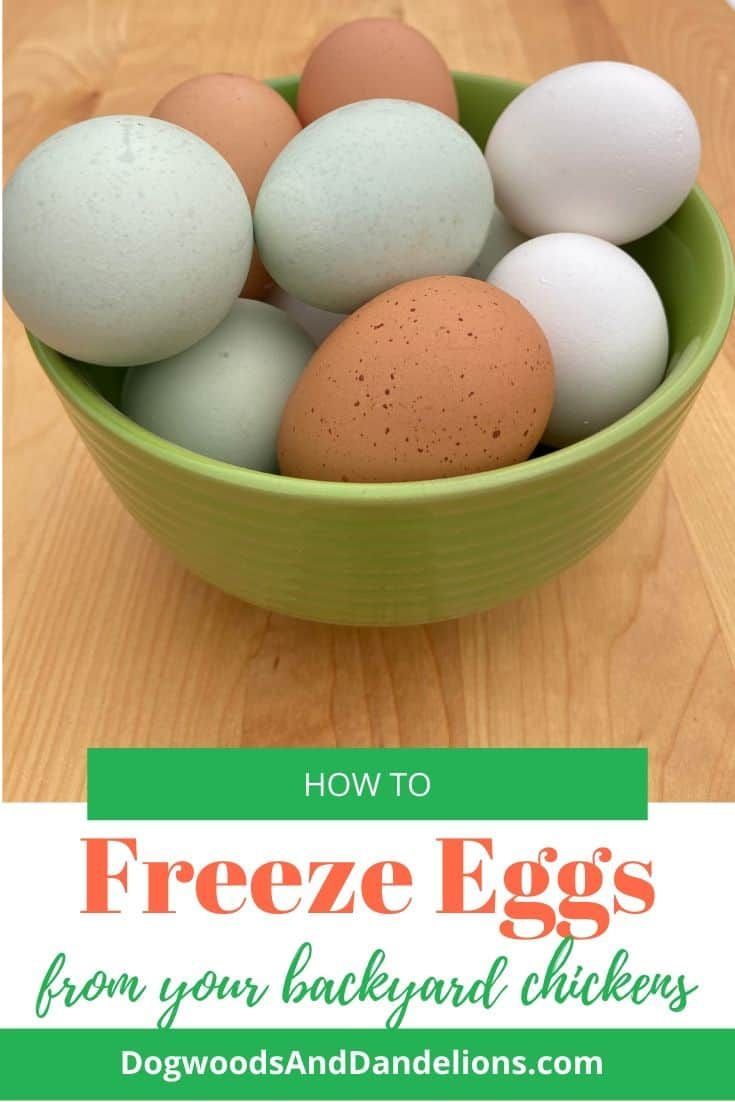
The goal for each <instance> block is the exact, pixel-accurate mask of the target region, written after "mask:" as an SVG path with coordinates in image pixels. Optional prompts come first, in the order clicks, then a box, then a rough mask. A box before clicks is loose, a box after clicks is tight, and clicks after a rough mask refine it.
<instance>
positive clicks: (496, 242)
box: [466, 207, 527, 279]
mask: <svg viewBox="0 0 735 1102" xmlns="http://www.w3.org/2000/svg"><path fill="white" fill-rule="evenodd" d="M526 240H527V239H526V237H525V235H524V234H522V233H521V232H520V231H519V230H517V229H516V228H515V226H511V224H510V222H509V221H508V219H507V218H506V217H505V215H504V214H503V212H502V211H500V210H498V208H497V207H495V209H494V210H493V216H492V219H491V221H490V229H489V230H488V231H487V237H486V238H485V244H484V245H483V246H482V249H481V250H480V255H479V256H478V257H477V259H476V260H475V262H474V264H471V265H470V266H469V268H468V269H467V272H466V274H467V275H468V276H472V278H473V279H487V277H488V275H489V274H490V272H491V271H492V269H493V268H494V267H495V265H496V264H497V263H498V261H499V260H501V259H502V258H503V257H504V256H505V254H506V253H509V252H510V250H511V249H515V247H516V245H521V244H522V243H523V242H524V241H526Z"/></svg>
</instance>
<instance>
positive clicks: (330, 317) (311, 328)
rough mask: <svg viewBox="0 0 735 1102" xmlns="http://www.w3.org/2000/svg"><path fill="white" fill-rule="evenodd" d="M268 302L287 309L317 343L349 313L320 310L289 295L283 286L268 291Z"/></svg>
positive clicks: (280, 308) (291, 316)
mask: <svg viewBox="0 0 735 1102" xmlns="http://www.w3.org/2000/svg"><path fill="white" fill-rule="evenodd" d="M268 302H270V303H271V304H272V305H273V306H277V307H278V309H279V310H285V312H286V313H287V314H288V316H289V317H290V318H293V320H294V321H295V322H297V323H298V324H299V325H300V326H301V328H302V329H305V330H306V332H307V333H308V334H309V336H310V337H311V339H312V340H313V341H314V343H315V344H316V345H320V344H321V343H322V341H323V340H324V338H325V337H328V336H329V334H330V333H331V332H332V330H333V329H336V328H337V326H338V325H339V323H340V322H342V321H344V320H345V318H346V317H347V314H332V313H330V311H329V310H319V309H318V308H317V307H316V306H309V304H308V303H307V302H301V300H300V299H297V298H294V297H293V295H289V293H288V291H284V290H283V288H282V287H272V288H271V290H270V291H269V292H268Z"/></svg>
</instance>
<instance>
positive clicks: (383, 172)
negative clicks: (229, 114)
mask: <svg viewBox="0 0 735 1102" xmlns="http://www.w3.org/2000/svg"><path fill="white" fill-rule="evenodd" d="M492 209H493V187H492V181H491V179H490V173H489V171H488V167H487V164H486V162H485V159H484V157H483V155H482V152H481V151H480V149H478V147H477V146H476V145H475V143H474V142H473V140H472V138H471V137H470V136H469V134H467V133H466V132H465V131H464V130H463V129H462V128H461V126H459V125H458V124H457V123H456V122H453V121H452V119H449V118H447V116H446V115H443V114H441V113H440V112H439V111H435V110H434V109H433V108H432V107H425V106H424V105H423V104H420V103H407V102H404V101H401V100H390V99H375V100H367V101H365V102H364V103H353V104H349V105H348V106H347V107H340V108H339V109H338V110H337V111H332V112H331V113H330V114H329V115H324V116H323V117H322V118H320V119H318V120H317V122H315V123H312V125H311V126H307V127H306V129H305V130H302V131H301V133H300V134H298V135H297V136H296V137H295V138H294V139H293V141H292V142H290V143H289V144H288V145H287V146H286V148H285V149H284V150H283V152H282V153H281V154H280V155H279V156H278V157H277V158H276V160H275V161H274V162H273V164H272V165H271V167H270V169H269V171H268V174H267V176H266V178H265V180H264V181H263V184H262V186H261V189H260V194H259V195H258V201H257V203H256V205H255V215H254V221H255V238H256V243H257V245H258V248H259V249H260V253H261V256H262V258H263V261H264V263H265V266H266V268H267V269H268V271H269V272H270V274H271V275H272V276H273V278H274V280H275V282H276V283H277V284H278V285H279V286H280V287H283V288H284V290H286V291H288V292H289V293H290V294H292V295H294V297H295V298H298V299H301V300H302V301H304V302H308V303H309V305H311V306H318V307H319V308H320V309H322V310H330V311H332V312H334V313H350V312H351V311H352V310H354V309H355V308H356V307H358V306H360V305H362V303H364V302H366V301H367V300H368V299H370V298H373V297H374V296H375V295H376V294H379V293H380V292H381V291H384V290H386V289H387V288H389V287H393V286H395V285H396V284H397V283H403V282H405V281H406V280H408V279H413V278H417V277H419V276H424V275H437V274H439V275H443V274H457V275H458V274H460V273H463V272H465V271H466V270H467V268H468V267H469V266H470V264H472V263H473V261H474V260H475V259H476V257H477V255H478V253H479V252H480V249H481V248H482V245H483V242H484V241H485V237H486V236H487V231H488V227H489V225H490V217H491V214H492Z"/></svg>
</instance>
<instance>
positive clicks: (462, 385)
mask: <svg viewBox="0 0 735 1102" xmlns="http://www.w3.org/2000/svg"><path fill="white" fill-rule="evenodd" d="M553 397H554V371H553V365H552V361H551V354H550V352H549V346H548V344H547V341H546V338H545V337H544V334H543V332H542V331H541V329H540V328H539V326H538V324H537V323H536V322H535V321H534V319H533V318H532V317H531V315H530V314H529V313H528V312H527V311H526V310H525V308H524V307H523V306H521V304H520V303H519V302H517V301H516V299H514V298H512V297H511V296H510V295H507V294H505V292H503V291H500V290H498V289H497V288H495V287H491V286H490V285H489V284H486V283H481V282H480V281H478V280H475V279H470V278H467V277H463V276H444V277H441V276H439V277H429V278H425V279H418V280H412V281H410V282H408V283H404V284H402V285H401V286H399V287H394V288H392V289H391V290H389V291H386V292H385V293H384V294H382V295H379V296H378V297H377V298H375V299H373V300H372V301H371V302H369V303H367V304H366V305H365V306H363V307H362V308H361V309H359V310H358V311H357V312H356V313H355V314H353V315H352V316H351V317H349V318H347V320H346V321H344V322H343V323H342V324H341V325H340V326H338V327H337V329H335V330H334V332H333V333H332V334H331V335H330V336H329V337H327V339H326V340H325V342H324V343H323V344H322V345H321V347H320V348H319V349H317V351H316V353H315V354H314V356H313V357H312V358H311V360H310V362H309V365H308V367H307V368H306V371H305V372H304V374H303V375H302V376H301V378H300V379H299V382H298V383H297V385H296V387H295V389H294V390H293V392H292V394H291V397H290V398H289V401H288V403H287V405H286V409H285V411H284V416H283V420H282V422H281V429H280V433H279V440H278V454H279V464H280V469H281V473H282V474H287V475H294V476H296V477H300V478H312V479H321V480H329V481H335V482H338V481H348V482H404V481H413V480H419V479H431V478H446V477H449V476H452V475H462V474H470V473H473V472H476V471H484V470H491V469H493V468H496V467H504V466H507V465H509V464H512V463H518V462H520V461H521V460H523V459H527V458H528V456H529V455H530V454H531V452H532V451H533V450H534V448H535V447H536V444H537V443H538V441H539V440H540V438H541V435H542V433H543V430H544V427H545V425H546V421H547V419H548V416H549V413H550V411H551V407H552V402H553Z"/></svg>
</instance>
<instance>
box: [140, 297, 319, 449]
mask: <svg viewBox="0 0 735 1102" xmlns="http://www.w3.org/2000/svg"><path fill="white" fill-rule="evenodd" d="M313 351H314V343H313V341H311V340H310V339H309V337H307V335H306V333H304V332H303V330H302V329H301V328H300V327H299V326H298V325H296V324H295V323H294V322H292V321H291V320H290V318H288V317H286V315H285V314H284V313H283V312H282V311H281V310H277V309H276V307H275V306H269V305H268V304H267V303H265V302H257V301H256V300H254V299H238V300H237V301H236V302H235V303H234V305H233V306H232V308H231V310H230V312H229V314H228V315H227V317H226V318H225V320H224V321H223V322H221V324H220V325H218V326H217V328H216V329H215V330H214V332H212V333H210V334H209V336H207V337H205V338H204V340H202V341H199V343H198V344H195V345H194V346H193V347H192V348H188V349H187V350H186V351H185V352H181V353H179V355H177V356H172V357H171V358H169V359H167V360H164V361H163V362H162V363H153V364H146V365H145V366H143V367H134V368H131V369H130V371H128V373H127V375H126V376H125V381H124V384H123V392H122V401H121V406H122V410H123V412H124V413H125V414H127V416H128V417H130V418H132V420H134V421H137V423H138V424H139V425H142V426H143V427H144V428H146V429H149V430H150V431H151V432H155V433H156V434H157V435H158V436H162V437H163V438H164V439H166V440H170V441H172V442H173V443H175V444H180V445H182V447H185V448H189V449H190V451H194V452H198V453H199V454H200V455H206V456H209V457H210V458H212V459H220V460H222V461H223V462H224V463H232V464H235V465H236V466H239V467H250V468H251V469H253V470H259V471H275V470H276V437H277V434H278V425H279V422H280V420H281V415H282V413H283V408H284V406H285V404H286V400H287V398H288V395H289V393H290V391H291V389H292V387H293V386H294V384H295V383H296V381H297V379H298V378H299V375H300V374H301V372H302V371H303V369H304V367H305V366H306V363H307V362H308V360H309V357H310V356H311V354H312V352H313Z"/></svg>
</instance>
